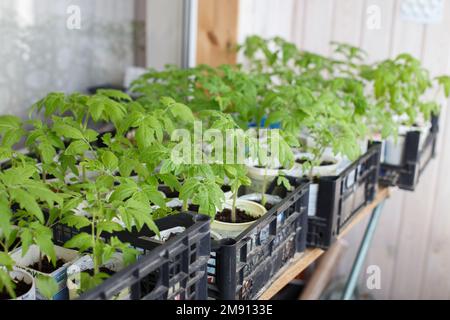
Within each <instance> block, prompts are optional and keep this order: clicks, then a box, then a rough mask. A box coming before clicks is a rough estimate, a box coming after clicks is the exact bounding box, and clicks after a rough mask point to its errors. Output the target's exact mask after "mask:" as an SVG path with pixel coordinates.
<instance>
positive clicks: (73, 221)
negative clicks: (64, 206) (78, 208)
mask: <svg viewBox="0 0 450 320" xmlns="http://www.w3.org/2000/svg"><path fill="white" fill-rule="evenodd" d="M61 223H63V224H67V225H68V226H69V227H75V228H77V229H78V230H79V229H81V228H84V227H87V226H89V225H91V221H90V220H89V219H88V218H86V217H84V216H80V215H75V214H68V215H66V216H65V217H64V218H63V219H62V220H61Z"/></svg>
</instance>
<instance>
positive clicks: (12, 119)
mask: <svg viewBox="0 0 450 320" xmlns="http://www.w3.org/2000/svg"><path fill="white" fill-rule="evenodd" d="M21 124H22V120H21V119H20V118H19V117H16V116H11V115H4V116H0V133H3V132H6V131H9V130H18V129H20V128H21Z"/></svg>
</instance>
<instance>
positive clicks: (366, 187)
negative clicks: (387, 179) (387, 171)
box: [307, 143, 381, 249]
mask: <svg viewBox="0 0 450 320" xmlns="http://www.w3.org/2000/svg"><path fill="white" fill-rule="evenodd" d="M380 153H381V144H380V143H373V144H371V145H370V147H369V149H368V151H367V152H366V153H365V154H364V155H362V156H361V157H360V158H359V159H358V160H356V161H355V162H353V163H352V164H351V165H349V166H348V167H347V168H346V169H345V170H344V171H342V172H341V173H340V174H339V175H337V176H329V177H320V178H319V181H318V184H319V190H318V195H317V212H316V214H315V215H314V216H309V218H308V237H307V244H308V246H310V247H319V248H324V249H326V248H328V247H329V246H330V245H331V244H332V243H333V242H334V240H335V239H336V237H337V236H338V235H339V233H340V232H341V230H342V229H343V228H344V227H345V226H346V225H347V224H348V223H349V222H350V221H351V219H352V218H353V217H354V216H355V214H356V213H357V212H358V211H359V210H360V209H361V208H363V207H364V206H366V205H368V204H369V203H370V202H372V201H373V199H374V197H375V194H376V191H377V181H378V172H379V166H380Z"/></svg>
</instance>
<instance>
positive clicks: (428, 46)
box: [238, 0, 450, 299]
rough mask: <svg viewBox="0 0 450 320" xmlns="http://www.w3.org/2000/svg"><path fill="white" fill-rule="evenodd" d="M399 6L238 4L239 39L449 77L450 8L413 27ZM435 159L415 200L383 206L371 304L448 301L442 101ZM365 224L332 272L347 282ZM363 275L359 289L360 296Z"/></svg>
mask: <svg viewBox="0 0 450 320" xmlns="http://www.w3.org/2000/svg"><path fill="white" fill-rule="evenodd" d="M400 3H401V1H400V0H283V1H274V0H240V8H239V10H240V14H239V33H238V39H239V41H242V40H243V39H244V38H245V37H246V36H247V35H250V34H259V35H262V36H274V35H280V36H283V37H285V38H287V39H290V40H292V41H294V42H295V43H296V44H297V45H298V46H300V47H301V48H303V49H306V50H312V51H315V52H318V53H322V54H330V46H329V43H330V41H344V42H348V43H351V44H353V45H357V46H361V47H363V48H364V49H365V50H367V51H368V53H369V55H370V60H371V61H374V60H379V59H383V58H387V57H389V56H394V55H396V54H398V53H400V52H409V53H412V54H413V55H414V56H416V57H418V58H420V59H421V60H422V61H423V63H424V64H425V66H426V67H427V68H429V69H430V70H431V71H432V73H433V74H434V75H436V74H442V73H450V70H449V69H450V68H449V57H450V35H449V32H450V3H448V2H446V3H445V9H444V10H445V12H444V19H443V21H442V22H441V23H439V24H430V25H424V24H418V23H414V22H408V21H404V20H402V19H401V18H400V16H399V8H400ZM373 5H375V6H377V7H376V8H378V9H379V10H380V18H381V20H380V22H381V24H380V27H381V28H380V29H369V28H368V27H367V23H368V18H370V12H368V8H369V7H370V6H373ZM442 103H443V105H444V109H443V112H442V116H441V133H440V136H439V141H438V149H437V150H438V156H437V159H435V160H434V161H432V162H431V164H430V166H429V168H428V169H427V171H426V172H425V175H424V176H423V178H422V180H421V182H420V184H419V186H418V188H417V189H416V191H415V192H413V193H411V192H404V191H398V192H395V194H394V195H393V196H392V197H391V199H389V201H388V202H387V203H386V205H385V207H384V211H383V215H382V217H381V220H380V222H379V226H378V228H377V231H376V233H375V236H374V242H373V245H372V247H371V249H370V252H369V256H368V258H367V261H366V264H367V265H378V266H379V267H380V268H381V289H380V290H371V291H370V292H369V293H370V294H371V295H372V296H374V297H376V298H385V299H389V298H394V299H417V298H436V299H449V298H450V272H449V271H450V209H449V204H450V179H449V178H448V177H450V166H449V164H450V148H448V146H449V141H450V112H447V111H446V107H445V106H446V105H447V101H442ZM364 227H365V223H364V224H361V225H360V226H359V228H357V229H355V230H354V231H353V232H352V233H351V234H349V235H348V237H347V240H348V241H349V242H350V249H349V250H348V251H347V253H346V255H345V256H344V257H343V259H342V261H341V263H340V265H339V266H338V270H337V276H339V275H343V276H345V275H347V273H348V272H349V270H350V267H351V263H352V261H353V258H354V255H355V253H356V249H357V244H358V242H359V240H360V239H361V237H362V234H363V231H364ZM365 282H366V274H365V273H364V274H362V276H361V279H360V287H361V289H362V290H363V291H364V290H366V291H367V289H365V288H366V286H365Z"/></svg>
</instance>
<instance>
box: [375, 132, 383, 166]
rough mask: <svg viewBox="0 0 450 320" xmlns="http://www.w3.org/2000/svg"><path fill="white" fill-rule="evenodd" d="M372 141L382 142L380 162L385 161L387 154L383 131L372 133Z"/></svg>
mask: <svg viewBox="0 0 450 320" xmlns="http://www.w3.org/2000/svg"><path fill="white" fill-rule="evenodd" d="M372 141H377V142H380V143H381V150H380V163H385V162H386V161H385V154H386V140H384V139H383V138H382V137H381V133H374V134H373V135H372Z"/></svg>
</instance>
